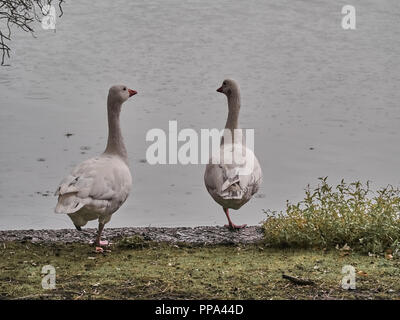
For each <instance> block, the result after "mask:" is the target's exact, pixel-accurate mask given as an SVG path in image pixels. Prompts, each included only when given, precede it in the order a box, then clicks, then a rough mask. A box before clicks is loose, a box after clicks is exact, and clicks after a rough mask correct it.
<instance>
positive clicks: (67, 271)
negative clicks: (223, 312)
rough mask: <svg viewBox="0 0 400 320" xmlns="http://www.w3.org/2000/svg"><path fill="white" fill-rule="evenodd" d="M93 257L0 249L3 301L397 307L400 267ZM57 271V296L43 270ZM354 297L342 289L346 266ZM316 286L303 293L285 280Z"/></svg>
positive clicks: (202, 251)
mask: <svg viewBox="0 0 400 320" xmlns="http://www.w3.org/2000/svg"><path fill="white" fill-rule="evenodd" d="M110 249H111V252H106V253H105V254H104V255H103V254H96V253H94V248H93V247H90V246H88V245H87V244H31V243H0V270H1V275H0V297H1V298H3V299H15V298H17V299H18V298H19V299H20V298H29V299H332V298H335V299H396V298H397V299H398V298H399V297H400V281H399V280H400V268H399V267H400V260H396V259H393V260H388V259H385V258H383V257H379V256H367V255H361V254H358V253H354V252H343V251H340V250H331V251H322V250H301V249H299V250H292V249H290V250H289V249H281V250H278V249H273V248H268V247H267V246H266V245H248V246H210V247H188V246H181V245H179V246H176V245H167V244H155V243H151V242H146V241H143V240H141V239H139V238H133V239H125V240H122V241H120V242H117V243H115V244H114V245H112V246H111V248H110ZM47 264H51V265H53V266H54V267H55V268H56V289H55V290H44V289H42V287H41V268H42V267H43V266H44V265H47ZM348 264H350V265H352V266H354V267H355V268H356V272H359V273H358V274H357V289H356V290H351V291H347V290H344V289H342V288H341V279H342V277H343V275H342V274H341V270H342V267H343V266H344V265H348ZM283 273H285V274H288V275H291V276H295V277H300V278H304V279H309V280H312V281H313V282H314V283H315V285H307V286H300V285H295V284H293V283H291V282H289V281H288V280H285V279H282V274H283Z"/></svg>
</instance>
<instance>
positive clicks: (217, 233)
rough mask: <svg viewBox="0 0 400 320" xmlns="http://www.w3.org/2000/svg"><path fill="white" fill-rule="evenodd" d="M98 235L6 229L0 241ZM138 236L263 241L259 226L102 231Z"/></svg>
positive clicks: (216, 241) (190, 241)
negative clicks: (231, 229)
mask: <svg viewBox="0 0 400 320" xmlns="http://www.w3.org/2000/svg"><path fill="white" fill-rule="evenodd" d="M95 235H96V229H84V230H82V231H77V230H75V229H60V230H7V231H0V242H6V241H18V242H21V241H27V242H44V243H50V242H62V243H71V242H90V241H92V240H93V239H94V237H95ZM134 235H139V236H141V237H143V238H144V239H146V240H152V241H157V242H170V243H176V242H184V243H187V244H196V245H202V244H207V245H213V244H237V243H242V244H250V243H257V242H261V241H262V240H263V230H262V228H261V227H260V226H250V227H247V228H245V229H242V230H239V231H230V230H228V229H227V228H224V227H204V226H203V227H195V228H188V227H179V228H156V227H144V228H109V229H105V230H104V231H103V238H105V239H107V240H115V239H120V238H124V237H129V236H134Z"/></svg>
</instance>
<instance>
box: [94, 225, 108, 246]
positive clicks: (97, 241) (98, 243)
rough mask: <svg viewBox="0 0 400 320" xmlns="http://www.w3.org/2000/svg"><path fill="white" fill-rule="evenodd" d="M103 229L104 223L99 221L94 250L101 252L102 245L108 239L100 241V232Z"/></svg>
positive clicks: (105, 243)
mask: <svg viewBox="0 0 400 320" xmlns="http://www.w3.org/2000/svg"><path fill="white" fill-rule="evenodd" d="M103 229H104V223H101V222H99V230H98V232H97V237H96V242H95V244H96V252H103V251H104V250H103V248H102V246H106V245H108V241H101V233H102V232H103Z"/></svg>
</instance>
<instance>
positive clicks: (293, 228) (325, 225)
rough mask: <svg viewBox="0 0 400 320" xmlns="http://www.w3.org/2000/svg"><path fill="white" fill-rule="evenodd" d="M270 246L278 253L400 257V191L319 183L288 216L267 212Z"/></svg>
mask: <svg viewBox="0 0 400 320" xmlns="http://www.w3.org/2000/svg"><path fill="white" fill-rule="evenodd" d="M266 213H267V216H268V217H267V219H266V221H265V223H264V229H265V237H266V241H267V242H268V243H270V244H271V245H272V246H275V247H291V248H334V247H336V246H339V247H342V246H344V245H346V244H347V245H348V246H350V247H351V248H352V249H354V250H357V251H359V252H362V253H365V254H366V253H369V252H371V253H384V252H385V251H386V252H389V253H392V252H393V253H395V254H396V253H398V252H400V190H399V189H397V188H394V187H392V186H388V187H386V188H384V189H381V190H378V191H377V192H373V191H371V190H370V185H369V183H366V184H362V183H360V182H354V183H350V184H347V183H345V182H344V181H342V182H341V183H340V184H339V185H337V186H336V187H333V186H330V185H329V184H328V183H327V178H320V184H319V185H318V187H317V188H315V189H314V190H312V189H310V187H309V186H308V188H307V189H306V195H305V198H304V200H303V201H301V202H299V203H297V204H291V203H289V202H288V204H287V208H286V211H285V212H280V213H277V212H271V211H266Z"/></svg>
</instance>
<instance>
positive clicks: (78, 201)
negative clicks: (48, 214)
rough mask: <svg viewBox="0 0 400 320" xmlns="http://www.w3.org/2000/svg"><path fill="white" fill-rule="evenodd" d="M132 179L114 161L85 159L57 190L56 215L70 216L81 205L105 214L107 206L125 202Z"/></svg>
mask: <svg viewBox="0 0 400 320" xmlns="http://www.w3.org/2000/svg"><path fill="white" fill-rule="evenodd" d="M131 183H132V178H131V175H130V172H129V168H128V167H127V165H126V164H125V163H124V162H123V161H122V160H120V159H118V158H117V157H110V156H99V157H95V158H91V159H88V160H86V161H84V162H82V163H81V164H79V165H78V166H77V167H75V169H74V170H72V172H71V173H70V174H69V175H68V176H67V177H65V178H64V179H63V180H62V181H61V183H60V185H59V186H58V188H57V191H56V193H55V195H58V203H57V206H56V208H55V212H56V213H74V212H76V211H78V210H80V209H81V208H83V207H84V206H85V205H90V206H94V207H96V208H97V209H98V210H106V209H107V207H108V206H109V205H110V202H111V201H113V200H116V201H117V202H120V203H121V204H122V203H123V202H124V201H125V200H126V198H127V196H128V194H129V191H130V187H131Z"/></svg>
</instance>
